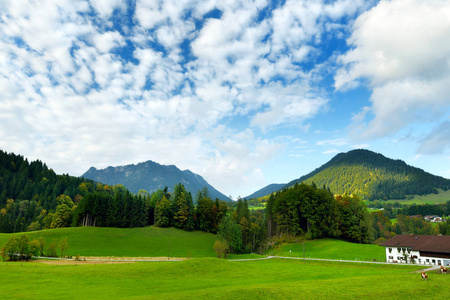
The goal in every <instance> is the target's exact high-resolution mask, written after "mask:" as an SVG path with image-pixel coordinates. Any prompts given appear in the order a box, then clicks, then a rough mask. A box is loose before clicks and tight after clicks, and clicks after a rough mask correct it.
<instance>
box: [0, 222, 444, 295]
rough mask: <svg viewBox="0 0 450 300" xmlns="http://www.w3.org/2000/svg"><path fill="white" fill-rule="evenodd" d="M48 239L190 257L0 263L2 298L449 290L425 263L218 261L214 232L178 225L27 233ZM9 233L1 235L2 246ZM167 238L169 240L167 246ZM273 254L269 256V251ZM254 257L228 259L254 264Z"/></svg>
mask: <svg viewBox="0 0 450 300" xmlns="http://www.w3.org/2000/svg"><path fill="white" fill-rule="evenodd" d="M27 234H28V235H29V236H30V238H31V239H33V238H36V237H38V236H43V237H44V238H45V239H46V240H47V241H48V242H49V241H52V240H59V239H61V238H64V237H67V240H68V242H69V249H68V251H67V253H68V254H69V255H73V256H75V255H76V254H79V255H81V256H126V257H133V256H134V257H142V256H146V257H155V256H162V257H166V256H167V255H168V251H169V247H170V256H171V257H192V258H193V259H190V260H184V261H161V262H135V263H118V264H104V263H91V264H86V263H84V262H75V264H71V265H59V264H45V263H42V262H38V261H30V262H4V261H0V282H1V283H2V289H1V292H0V298H2V299H211V298H212V299H219V298H221V299H299V298H301V299H323V298H324V297H328V296H330V295H332V296H333V298H337V299H349V298H350V299H352V298H354V299H355V298H358V299H360V298H384V299H387V298H389V299H413V298H417V296H418V295H420V296H421V297H435V295H437V294H445V293H449V292H450V276H445V275H440V274H438V273H436V271H433V272H429V273H428V274H429V280H428V281H422V279H421V278H420V274H419V273H417V272H416V271H418V270H419V269H420V266H405V265H386V264H383V265H382V264H362V263H344V262H327V261H309V260H306V261H305V262H303V260H302V259H298V260H297V259H281V258H276V259H264V260H249V261H232V260H224V259H218V258H214V252H213V251H212V245H213V243H214V241H215V239H216V236H215V235H213V234H207V233H204V232H185V231H182V230H178V229H174V228H157V227H146V228H132V229H119V228H94V227H84V228H64V229H55V230H44V231H38V232H30V233H27ZM11 235H12V234H0V244H3V243H4V242H5V241H6V240H7V239H8V238H9V237H10V236H11ZM169 241H170V242H169ZM270 251H273V252H274V253H273V254H274V255H280V256H291V257H302V255H303V244H302V243H290V244H282V245H280V246H279V247H277V248H276V249H272V250H269V252H270ZM266 254H270V253H266ZM305 256H306V257H311V258H329V259H345V260H354V259H355V258H356V257H359V258H358V260H364V259H365V258H369V259H373V258H376V259H383V258H384V250H383V248H382V247H379V246H375V245H361V244H352V243H348V242H344V241H339V240H332V239H321V240H313V241H305ZM263 257H264V256H261V255H256V254H247V255H231V256H230V257H229V258H230V259H243V258H245V259H254V258H263Z"/></svg>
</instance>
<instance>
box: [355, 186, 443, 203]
mask: <svg viewBox="0 0 450 300" xmlns="http://www.w3.org/2000/svg"><path fill="white" fill-rule="evenodd" d="M438 192H439V193H438V194H428V195H423V196H420V195H414V196H413V197H412V198H411V199H402V200H378V201H380V202H381V203H396V202H398V203H400V204H408V205H411V204H417V205H420V204H440V203H445V202H447V201H450V190H447V191H444V190H441V189H438ZM364 202H365V203H366V204H368V203H370V201H364Z"/></svg>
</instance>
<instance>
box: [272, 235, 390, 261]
mask: <svg viewBox="0 0 450 300" xmlns="http://www.w3.org/2000/svg"><path fill="white" fill-rule="evenodd" d="M304 248H305V257H306V258H321V259H337V260H339V259H342V260H371V261H373V260H374V259H375V260H377V261H386V256H385V249H384V247H380V246H378V245H372V244H356V243H349V242H345V241H341V240H333V239H319V240H312V241H305V245H304ZM271 253H272V254H273V255H277V256H286V257H300V258H302V257H303V243H290V244H283V245H281V246H280V247H279V248H277V249H273V250H269V251H268V252H267V253H266V254H271Z"/></svg>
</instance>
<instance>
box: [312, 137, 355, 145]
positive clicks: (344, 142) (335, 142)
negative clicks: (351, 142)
mask: <svg viewBox="0 0 450 300" xmlns="http://www.w3.org/2000/svg"><path fill="white" fill-rule="evenodd" d="M316 144H317V145H318V146H345V145H347V144H348V140H347V139H346V138H339V139H334V140H323V141H318V142H317V143H316Z"/></svg>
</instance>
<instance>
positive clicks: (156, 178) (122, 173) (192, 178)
mask: <svg viewBox="0 0 450 300" xmlns="http://www.w3.org/2000/svg"><path fill="white" fill-rule="evenodd" d="M82 177H84V178H87V179H92V180H94V181H98V182H102V183H105V184H109V185H116V184H123V185H124V186H125V187H126V188H127V189H128V190H129V191H130V192H133V193H138V192H139V190H141V189H142V190H146V191H147V192H154V191H156V190H158V189H164V188H165V187H166V186H167V187H168V188H169V191H172V189H173V187H174V186H175V185H176V184H178V183H182V184H183V185H184V187H185V188H186V190H187V191H189V192H191V194H192V196H193V197H194V198H195V196H196V195H197V192H198V191H199V190H201V189H202V188H204V187H207V188H208V191H209V193H210V196H211V198H213V199H215V198H218V199H220V200H226V201H230V199H229V198H228V197H227V196H225V195H224V194H222V193H221V192H219V191H218V190H216V189H215V188H214V187H213V186H211V185H210V184H209V183H208V182H207V181H206V180H205V179H203V177H202V176H200V175H198V174H195V173H193V172H191V171H189V170H185V171H181V170H180V169H178V168H177V167H176V166H174V165H170V166H166V165H160V164H158V163H156V162H153V161H151V160H149V161H146V162H142V163H138V164H136V165H134V164H133V165H126V166H118V167H107V168H106V169H100V170H98V169H96V168H94V167H91V168H90V169H89V170H88V171H87V172H86V173H84V174H83V175H82Z"/></svg>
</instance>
